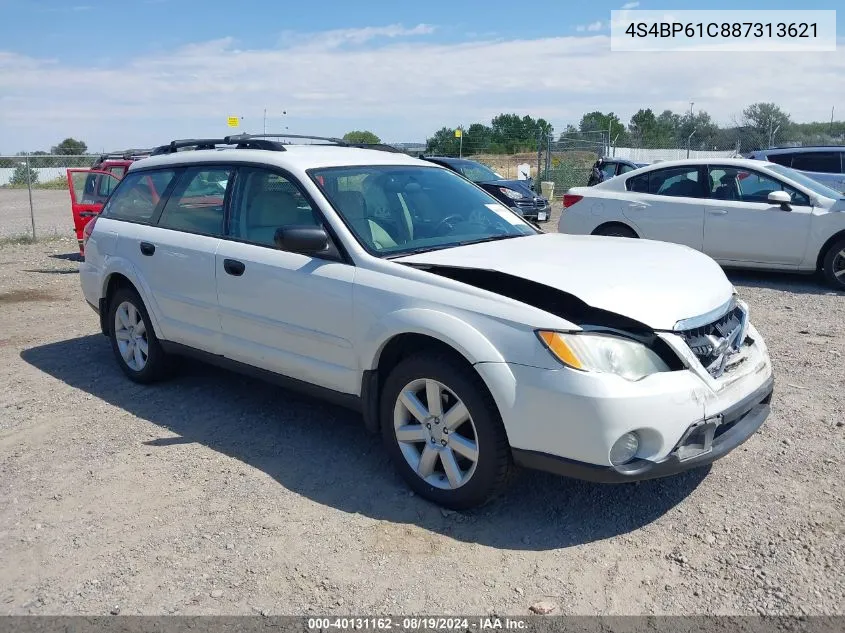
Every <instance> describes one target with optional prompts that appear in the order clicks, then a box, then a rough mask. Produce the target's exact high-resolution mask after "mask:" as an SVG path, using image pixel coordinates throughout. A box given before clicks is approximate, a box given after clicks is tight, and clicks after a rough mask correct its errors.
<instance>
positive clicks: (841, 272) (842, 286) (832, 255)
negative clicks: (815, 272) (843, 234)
mask: <svg viewBox="0 0 845 633" xmlns="http://www.w3.org/2000/svg"><path fill="white" fill-rule="evenodd" d="M822 272H823V273H824V276H825V279H827V282H828V283H829V284H830V285H831V286H833V287H834V288H836V289H837V290H845V239H841V240H838V241H836V242H834V243H833V244H832V245H831V247H830V248H829V249H828V250H827V253H825V256H824V259H823V260H822Z"/></svg>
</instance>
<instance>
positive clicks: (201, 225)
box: [158, 167, 232, 236]
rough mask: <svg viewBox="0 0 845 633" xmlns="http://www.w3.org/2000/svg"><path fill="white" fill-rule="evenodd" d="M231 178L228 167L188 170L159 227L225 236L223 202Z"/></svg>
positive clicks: (163, 212)
mask: <svg viewBox="0 0 845 633" xmlns="http://www.w3.org/2000/svg"><path fill="white" fill-rule="evenodd" d="M231 176H232V170H231V169H230V168H228V167H194V168H192V169H188V170H186V171H185V172H184V173H183V174H182V175H181V176H180V177H179V182H178V183H176V187H175V188H174V190H173V193H172V194H170V197H169V199H168V201H167V204H166V205H165V207H164V210H163V211H162V212H161V218H159V221H158V225H159V226H160V227H163V228H166V229H174V230H177V231H186V232H188V233H199V234H201V235H214V236H220V235H223V201H224V199H225V197H226V187H227V185H228V183H229V181H230V180H231Z"/></svg>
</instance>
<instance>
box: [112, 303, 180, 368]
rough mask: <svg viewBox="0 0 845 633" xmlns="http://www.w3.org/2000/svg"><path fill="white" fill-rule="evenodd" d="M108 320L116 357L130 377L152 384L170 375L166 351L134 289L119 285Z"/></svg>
mask: <svg viewBox="0 0 845 633" xmlns="http://www.w3.org/2000/svg"><path fill="white" fill-rule="evenodd" d="M108 323H109V338H110V339H111V345H112V350H113V351H114V355H115V358H117V362H118V364H119V365H120V368H121V369H122V370H123V373H125V374H126V375H127V376H128V377H129V378H130V379H132V380H134V381H135V382H140V383H149V382H154V381H156V380H161V379H162V378H166V377H167V376H168V375H169V373H170V363H169V362H168V357H167V354H165V352H164V350H163V349H162V347H161V344H160V343H159V342H158V338H156V335H155V332H154V331H153V327H152V323H151V322H150V315H149V314H148V313H147V308H146V307H145V306H144V302H143V301H142V300H141V297H140V296H139V295H138V293H137V292H136V291H135V290H134V289H132V288H120V289H118V290H117V291H116V292H115V293H114V295H113V296H112V298H111V302H110V304H109V316H108Z"/></svg>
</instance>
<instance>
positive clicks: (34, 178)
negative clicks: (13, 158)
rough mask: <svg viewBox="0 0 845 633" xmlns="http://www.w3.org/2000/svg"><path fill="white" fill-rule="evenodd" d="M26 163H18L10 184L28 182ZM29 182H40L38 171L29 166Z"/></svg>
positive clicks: (24, 183)
mask: <svg viewBox="0 0 845 633" xmlns="http://www.w3.org/2000/svg"><path fill="white" fill-rule="evenodd" d="M26 172H27V169H26V163H24V162H19V163H18V165H17V166H16V167H15V173H13V174H12V179H11V180H10V181H9V184H10V185H26V184H27V175H26ZM29 182H30V183H31V184H33V185H34V184H35V183H37V182H38V172H37V171H35V170H34V169H33V168H32V167H30V168H29Z"/></svg>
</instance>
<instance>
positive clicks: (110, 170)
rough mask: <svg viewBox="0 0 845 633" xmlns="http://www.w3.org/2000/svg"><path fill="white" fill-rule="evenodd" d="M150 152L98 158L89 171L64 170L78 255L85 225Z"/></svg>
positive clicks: (138, 151)
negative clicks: (133, 164) (139, 161)
mask: <svg viewBox="0 0 845 633" xmlns="http://www.w3.org/2000/svg"><path fill="white" fill-rule="evenodd" d="M150 152H151V150H141V149H133V150H127V151H125V152H113V153H110V154H103V155H102V156H100V157H99V158H98V159H97V161H96V162H95V163H94V165H93V166H92V167H91V168H90V169H68V170H67V184H68V191H69V192H70V206H71V211H72V213H73V228H74V230H75V231H76V241H77V242H78V244H79V254H80V255H83V256H84V255H85V249H84V245H83V234H82V232H83V231H84V230H85V225H86V224H88V222H89V221H90V220H91V218H92V217H94V216H95V215H97V214H99V213H100V211H102V210H103V205H104V204H105V202H106V200H107V199H108V197H109V195H110V194H111V192H112V190H113V189H114V188H115V186H116V185H117V183H118V182H120V180H121V179H122V178H123V176H124V175H126V170H128V169H129V166H130V165H131V164H132V163H134V162H135V161H136V160H140V159H142V158H146V157H147V156H149V155H150Z"/></svg>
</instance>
